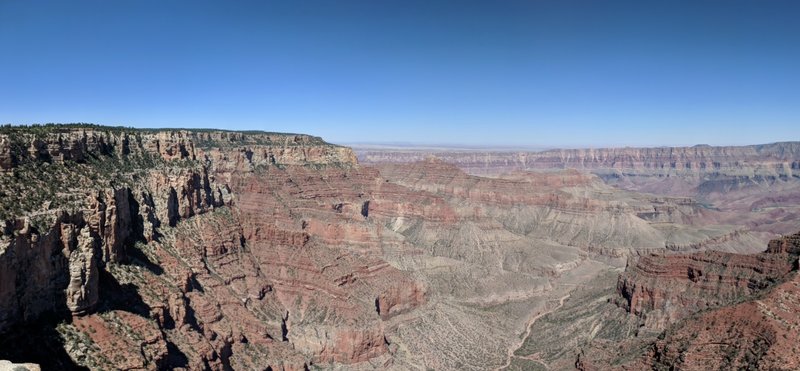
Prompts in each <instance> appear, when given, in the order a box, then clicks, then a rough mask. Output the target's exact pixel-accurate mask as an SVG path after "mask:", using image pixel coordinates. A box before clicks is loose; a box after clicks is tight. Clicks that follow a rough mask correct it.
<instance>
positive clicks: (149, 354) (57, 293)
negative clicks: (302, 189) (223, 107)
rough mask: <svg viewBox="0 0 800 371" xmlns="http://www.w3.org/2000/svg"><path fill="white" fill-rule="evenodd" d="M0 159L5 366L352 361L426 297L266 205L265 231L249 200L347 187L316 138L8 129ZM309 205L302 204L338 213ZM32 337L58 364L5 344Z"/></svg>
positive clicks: (381, 350) (344, 154)
mask: <svg viewBox="0 0 800 371" xmlns="http://www.w3.org/2000/svg"><path fill="white" fill-rule="evenodd" d="M0 156H1V157H2V158H0V163H1V164H2V169H3V170H4V172H5V173H4V174H0V180H2V182H0V186H2V187H1V188H0V192H1V193H0V194H2V206H3V207H2V208H1V209H2V217H3V219H4V221H3V223H4V224H3V226H4V228H3V229H2V236H0V333H4V341H3V342H2V344H0V353H3V355H5V356H10V357H12V358H13V357H23V358H24V357H26V355H27V356H28V357H34V358H37V357H38V359H40V360H43V361H44V362H45V366H47V367H59V368H62V367H73V366H78V365H81V366H88V367H90V368H108V367H111V368H125V369H129V368H147V369H152V368H171V367H189V368H191V369H229V368H237V369H245V368H253V367H256V366H258V367H267V366H269V367H272V368H273V369H302V368H303V367H308V366H309V365H311V364H312V363H331V362H335V363H345V364H347V363H358V362H364V361H369V360H373V359H378V358H380V357H381V356H384V355H385V354H386V353H387V343H386V341H385V339H384V333H383V324H382V321H383V320H384V319H387V318H389V317H391V316H393V315H395V314H396V313H401V312H403V311H407V310H410V309H413V308H414V307H415V306H416V305H419V304H420V303H421V302H423V301H424V290H423V288H422V286H420V285H419V284H418V283H416V282H414V281H413V280H412V279H410V278H409V277H407V276H406V275H405V274H403V273H402V272H400V271H397V270H396V269H393V268H392V267H390V266H388V265H387V264H386V263H385V262H383V261H381V260H380V259H379V258H377V257H372V258H369V257H366V256H365V257H361V258H359V257H358V256H353V257H351V258H348V259H344V260H342V259H341V258H342V256H341V253H342V249H341V248H337V247H335V246H334V247H330V246H329V245H327V244H322V243H321V242H317V241H322V239H319V238H316V237H314V236H313V234H309V233H307V232H305V231H303V229H304V228H306V227H303V226H301V224H304V223H313V222H311V220H312V219H308V220H309V221H308V222H306V221H303V220H301V219H302V217H301V215H300V214H296V213H295V211H293V210H294V208H295V207H302V206H299V205H295V204H293V203H286V202H284V201H282V200H280V199H275V200H274V201H275V203H274V204H273V207H274V209H273V211H272V212H271V213H270V214H271V215H272V216H273V218H269V215H266V214H264V211H265V210H263V209H262V208H260V207H259V206H257V205H254V204H252V203H251V202H250V201H248V200H250V199H252V196H249V195H253V194H257V193H261V192H269V193H271V192H272V190H270V189H269V188H266V187H265V186H268V185H269V184H270V182H265V180H267V179H270V180H271V181H275V182H278V183H283V182H289V183H291V182H292V180H291V176H290V172H300V173H302V172H307V173H308V174H315V173H318V172H319V171H320V170H319V169H320V168H321V167H322V168H327V169H329V171H331V172H333V173H337V172H338V173H341V174H342V175H345V176H346V174H347V173H348V172H349V171H350V170H349V169H351V168H353V167H354V166H355V165H356V162H355V156H354V155H353V153H352V151H350V150H349V149H347V148H343V147H338V146H334V145H330V144H327V143H325V142H323V141H322V140H321V139H319V138H315V137H310V136H305V135H288V134H287V135H284V134H269V133H233V132H221V131H186V130H173V131H140V130H130V129H120V128H102V127H72V126H66V127H64V126H56V127H44V128H36V129H35V130H33V129H26V128H11V129H8V128H5V129H4V133H3V134H2V135H0ZM292 169H296V170H292ZM303 169H307V170H303ZM323 173H324V171H323ZM298 176H300V175H298ZM319 180H320V181H322V182H324V180H322V179H319ZM313 183H314V182H306V184H307V185H311V186H312V187H313ZM320 191H322V192H323V193H322V194H319V195H314V194H313V191H312V192H311V193H306V194H305V196H304V199H306V200H307V202H308V205H307V206H306V207H308V208H309V210H313V209H315V208H319V207H320V206H322V208H323V210H325V211H326V212H329V213H331V214H335V213H337V210H334V209H330V206H329V205H330V204H331V202H333V201H334V200H325V199H324V198H329V197H330V196H326V195H325V191H324V189H321V190H320ZM335 200H336V201H338V202H342V198H340V197H336V198H335ZM321 204H322V205H321ZM323 205H324V206H323ZM253 206H255V208H253ZM261 206H264V205H263V204H262V205H261ZM359 216H360V214H359ZM361 218H363V217H361ZM323 239H324V238H323ZM325 242H328V243H329V242H330V241H328V240H325ZM353 298H357V299H356V300H355V301H353V300H352V299H353ZM378 301H380V302H383V303H384V304H383V307H382V309H376V307H375V303H376V302H378ZM47 318H55V319H56V320H57V321H59V322H57V323H56V324H57V327H55V328H45V327H47V326H54V325H52V323H53V322H51V321H50V320H47ZM59 318H67V319H69V318H71V320H63V321H62V320H59ZM323 324H325V326H327V327H320V326H321V325H323ZM21 328H29V329H30V330H31V331H28V333H27V334H26V333H21V332H19V329H21ZM320 331H324V332H322V333H321V332H320ZM36 334H44V335H41V336H42V338H40V339H39V340H41V341H42V342H43V343H48V344H50V342H52V341H53V340H52V337H53V336H54V335H55V336H58V337H60V338H61V341H63V344H64V345H63V346H64V349H63V350H62V352H65V353H66V354H64V355H63V356H62V359H56V358H57V357H50V358H48V357H43V354H42V353H37V350H36V349H22V347H16V346H12V345H11V344H13V342H14V341H18V342H19V341H21V342H23V343H24V342H30V341H36V340H35V338H36V336H37V335H36ZM45 337H46V338H45ZM53 346H54V347H58V345H57V344H56V345H53ZM48 348H50V345H48V346H47V347H43V348H42V349H40V350H39V352H48ZM50 350H52V349H50ZM37 354H38V355H37ZM384 358H385V356H384Z"/></svg>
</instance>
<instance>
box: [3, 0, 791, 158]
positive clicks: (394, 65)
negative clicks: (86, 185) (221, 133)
mask: <svg viewBox="0 0 800 371" xmlns="http://www.w3.org/2000/svg"><path fill="white" fill-rule="evenodd" d="M798 19H800V2H798V1H791V0H789V1H771V0H752V1H741V0H718V1H709V0H691V1H681V0H672V1H649V0H635V1H576V0H552V1H539V0H525V1H502V0H501V1H489V0H487V1H471V0H458V1H444V0H424V1H414V0H406V1H391V0H378V1H373V0H371V1H349V0H337V1H330V0H323V1H315V0H304V1H288V0H287V1H265V0H258V1H248V0H244V1H205V0H191V1H177V0H157V1H155V0H115V1H108V0H93V1H90V0H71V1H63V0H53V1H40V0H0V123H13V124H31V123H46V122H91V123H97V124H106V125H122V126H133V127H151V128H152V127H188V128H195V127H197V128H220V129H230V130H245V129H246V130H266V131H281V132H294V133H308V134H313V135H318V136H322V137H323V138H324V139H326V140H328V141H331V142H334V143H345V144H347V143H407V144H453V145H457V144H461V145H477V146H506V145H507V146H536V147H581V146H593V147H598V146H625V145H630V146H656V145H693V144H711V145H736V144H755V143H767V142H774V141H786V140H798V139H800V138H799V137H798V128H800V21H798Z"/></svg>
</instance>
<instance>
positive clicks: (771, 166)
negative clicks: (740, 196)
mask: <svg viewBox="0 0 800 371" xmlns="http://www.w3.org/2000/svg"><path fill="white" fill-rule="evenodd" d="M357 152H358V158H359V161H360V162H361V163H364V164H379V163H405V162H416V161H422V160H424V159H425V158H427V157H429V156H434V157H436V158H439V159H441V160H443V161H445V162H447V163H451V164H454V165H456V166H458V167H459V168H461V169H464V170H465V171H466V172H468V173H470V174H476V175H496V174H501V173H510V172H514V171H520V170H523V171H524V170H548V169H579V170H593V171H600V172H612V171H618V172H625V173H628V172H633V173H636V172H643V173H655V174H663V175H666V174H669V173H682V174H699V173H703V172H719V173H724V174H727V175H736V174H739V175H742V176H748V175H759V174H763V175H777V176H792V175H793V174H795V173H797V172H799V171H800V142H782V143H771V144H764V145H753V146H739V147H714V146H708V145H698V146H693V147H655V148H630V147H625V148H596V149H555V150H546V151H539V152H522V151H481V150H474V151H463V150H452V151H447V150H442V151H435V150H414V149H413V148H411V149H403V150H393V149H385V150H383V149H358V148H357Z"/></svg>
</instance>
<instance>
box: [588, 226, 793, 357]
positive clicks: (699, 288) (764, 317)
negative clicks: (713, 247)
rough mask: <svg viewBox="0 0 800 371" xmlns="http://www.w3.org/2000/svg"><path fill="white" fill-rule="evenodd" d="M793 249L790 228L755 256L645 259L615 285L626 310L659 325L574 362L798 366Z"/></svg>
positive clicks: (592, 349) (601, 345)
mask: <svg viewBox="0 0 800 371" xmlns="http://www.w3.org/2000/svg"><path fill="white" fill-rule="evenodd" d="M799 253H800V234H795V235H790V236H785V237H782V238H780V239H777V240H773V241H771V242H770V243H769V246H768V247H767V250H766V251H765V252H763V253H760V254H756V255H736V254H721V253H714V254H705V253H699V254H692V255H688V256H669V257H647V258H644V257H643V258H642V259H640V260H639V261H638V262H637V263H635V264H634V265H632V266H629V267H628V269H627V270H626V272H625V274H623V275H622V276H621V277H620V279H619V285H618V291H619V295H620V297H621V298H623V300H622V303H621V304H622V307H623V308H624V309H625V310H627V311H629V312H630V313H631V314H633V315H636V316H639V317H644V318H645V321H644V322H643V324H642V326H645V327H647V328H648V329H650V330H659V331H657V332H654V333H649V334H648V333H644V334H643V333H641V332H640V335H639V336H638V337H631V338H627V339H625V338H619V339H617V342H608V341H606V342H598V341H595V342H592V343H590V344H589V345H588V346H586V347H585V349H584V350H583V353H581V355H580V357H579V358H578V362H577V366H578V368H579V369H582V370H601V369H625V370H628V369H664V368H673V367H675V368H680V369H689V370H701V369H703V370H717V369H719V370H723V369H769V370H772V369H779V370H793V369H797V368H798V367H800V363H798V358H797V356H796V354H797V350H798V349H797V334H796V331H795V328H796V327H797V326H798V325H800V322H798V321H799V320H800V319H799V318H798V316H797V311H798V309H800V292H798V270H797V268H798V265H797V264H798V254H799ZM656 267H660V268H656ZM661 330H663V331H661ZM655 335H657V336H655ZM637 343H638V345H637Z"/></svg>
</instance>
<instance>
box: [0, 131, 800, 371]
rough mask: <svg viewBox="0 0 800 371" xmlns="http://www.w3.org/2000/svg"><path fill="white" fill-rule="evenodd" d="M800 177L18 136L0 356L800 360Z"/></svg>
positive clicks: (715, 151) (647, 162)
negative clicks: (799, 329) (722, 344)
mask: <svg viewBox="0 0 800 371" xmlns="http://www.w3.org/2000/svg"><path fill="white" fill-rule="evenodd" d="M798 159H800V144H799V143H779V144H774V145H765V146H748V147H705V146H701V147H686V148H673V149H667V148H661V149H606V150H602V149H601V150H568V151H545V152H531V153H526V152H517V153H507V152H491V153H489V152H458V151H448V152H430V151H427V152H425V151H423V152H414V151H411V152H409V151H403V152H397V151H390V150H380V151H379V150H376V149H370V150H369V151H358V152H354V151H353V150H352V149H350V148H347V147H342V146H337V145H332V144H329V143H326V142H324V141H322V140H321V139H320V138H316V137H312V136H307V135H294V134H276V133H260V132H259V133H237V132H226V131H214V130H209V131H206V130H203V131H192V130H165V131H145V130H132V129H123V128H107V127H94V126H92V127H81V126H55V127H44V128H39V129H37V130H35V131H34V130H30V129H27V128H11V129H6V131H5V132H3V133H0V169H2V174H0V180H2V182H0V195H2V205H0V206H1V207H0V211H2V213H1V216H2V218H3V221H4V228H3V230H2V236H0V333H2V334H3V337H2V340H0V359H7V360H10V361H13V362H17V363H21V362H33V363H38V364H41V365H42V366H43V367H44V368H45V369H65V368H89V369H213V370H228V369H265V370H266V369H271V370H292V369H363V370H367V369H396V370H407V369H419V370H423V369H441V370H456V369H457V370H487V369H509V370H520V369H526V370H527V369H533V370H536V369H554V370H555V369H558V370H561V369H576V368H579V369H584V370H590V369H608V368H612V367H614V368H620V369H641V368H650V369H659V367H667V366H668V365H670V364H673V365H674V364H680V365H682V367H683V368H684V369H703V367H711V368H719V369H725V368H726V367H744V366H753V365H755V366H758V367H762V368H766V367H775V368H781V367H788V366H793V365H795V364H796V363H792V361H791V360H788V361H787V360H786V359H785V358H786V357H787V355H789V354H791V353H790V351H791V350H792V346H791V345H789V344H790V342H791V341H792V339H794V335H793V334H792V331H793V329H795V326H796V324H795V322H797V321H796V320H797V318H796V317H797V315H796V314H794V315H792V314H790V313H791V311H790V310H789V309H787V306H789V307H791V306H792V305H795V304H797V302H796V300H795V299H796V287H795V286H796V284H795V282H796V281H797V279H796V271H797V253H798V248H797V244H798V238H797V237H796V236H794V237H791V235H792V233H794V232H797V231H800V218H797V216H798V215H799V214H798V213H800V162H798ZM786 236H790V237H786ZM771 240H772V241H773V242H770V241H771ZM768 245H769V248H768ZM765 250H766V251H765ZM739 306H740V307H742V308H745V309H746V310H749V311H751V312H752V314H751V315H749V317H745V318H742V319H740V322H736V323H734V324H731V323H729V322H725V321H734V320H729V317H731V316H727V317H726V316H724V315H723V314H718V313H717V311H725V310H733V309H730V308H734V307H739ZM740 312H741V311H737V313H740ZM763 313H769V315H766V314H764V316H766V317H764V318H763V319H762V317H763V316H762V315H761V314H763ZM787 313H789V314H787ZM703 316H710V317H713V318H715V319H714V320H713V321H714V322H713V323H714V325H713V326H718V327H720V329H721V330H719V331H723V329H724V333H726V334H728V333H730V331H728V330H729V329H730V328H734V327H735V328H739V329H747V328H749V327H748V326H750V327H752V328H753V330H752V331H750V330H748V331H749V332H747V331H745V330H742V331H745V333H743V335H742V334H739V335H741V336H739V337H740V338H741V339H744V340H742V343H741V344H740V345H739V347H738V348H737V349H739V348H741V349H743V350H742V351H741V352H739V353H735V352H730V351H727V350H726V351H725V352H723V353H725V354H723V355H721V356H720V357H722V358H719V357H717V353H719V352H717V353H715V351H708V350H703V345H702V344H700V342H701V341H700V340H698V338H692V337H691V336H690V335H687V334H693V333H702V331H705V333H702V336H703V337H705V338H709V339H713V338H716V337H718V336H717V335H719V336H722V335H721V334H717V333H715V332H714V331H715V330H714V327H713V326H712V325H708V326H704V325H705V323H706V322H705V321H706V320H704V319H703V318H704V317H703ZM708 321H711V320H708ZM708 323H711V322H708ZM742 323H746V326H745V325H743V324H742ZM734 325H735V326H734ZM725 326H728V327H725ZM706 327H707V328H706ZM699 328H702V329H703V330H702V331H700V332H698V331H695V330H692V329H699ZM764 329H766V330H764ZM762 330H763V331H762ZM767 330H769V331H767ZM759 331H761V333H764V331H766V333H769V334H772V335H769V338H768V339H767V340H759V339H757V338H753V336H755V335H753V334H756V333H759ZM770 331H771V332H770ZM731 336H733V335H730V336H729V338H730V337H731ZM748 339H749V340H748ZM675 344H679V346H678V347H677V348H676V346H675ZM703 344H704V343H703ZM717 348H719V346H717ZM675 349H678V350H677V351H676V350H675ZM748 349H749V350H748ZM750 350H752V351H750ZM734 353H735V354H734ZM682 354H683V355H687V356H686V357H688V358H686V357H684V358H681V357H682ZM693 357H694V358H693ZM704 357H705V358H704ZM714 357H717V358H714ZM725 357H728V358H725ZM703 362H705V363H703ZM759 362H761V363H759ZM781 362H783V363H781ZM759 365H760V366H759Z"/></svg>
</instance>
